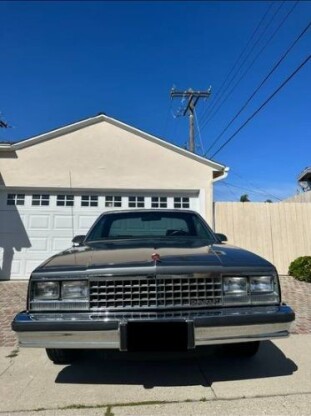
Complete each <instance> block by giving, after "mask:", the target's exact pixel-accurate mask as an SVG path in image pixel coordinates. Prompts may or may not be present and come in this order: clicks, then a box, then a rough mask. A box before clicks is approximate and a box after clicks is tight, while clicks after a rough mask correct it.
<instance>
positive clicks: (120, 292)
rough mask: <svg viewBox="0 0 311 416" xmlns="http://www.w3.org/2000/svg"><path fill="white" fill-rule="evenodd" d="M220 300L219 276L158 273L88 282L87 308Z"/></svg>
mask: <svg viewBox="0 0 311 416" xmlns="http://www.w3.org/2000/svg"><path fill="white" fill-rule="evenodd" d="M221 304H222V285H221V277H220V276H206V275H204V276H202V277H192V276H190V277H189V275H185V276H184V275H178V276H174V275H169V276H166V275H159V276H157V277H154V276H153V277H146V276H137V277H124V278H117V279H112V278H109V277H107V278H102V279H100V280H96V281H91V282H90V309H91V310H102V309H124V308H130V309H137V308H138V309H139V308H180V307H181V308H188V307H202V306H219V305H221Z"/></svg>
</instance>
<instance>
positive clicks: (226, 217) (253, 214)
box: [214, 202, 311, 274]
mask: <svg viewBox="0 0 311 416" xmlns="http://www.w3.org/2000/svg"><path fill="white" fill-rule="evenodd" d="M214 215H215V231H216V232H220V233H223V234H226V236H227V237H228V243H229V244H233V245H236V246H239V247H243V248H245V249H247V250H250V251H253V252H254V253H256V254H259V255H260V256H262V257H265V258H266V259H267V260H269V261H271V262H272V263H273V264H274V265H275V266H276V267H277V269H278V271H279V273H280V274H287V273H288V267H289V264H290V262H291V261H292V260H294V259H295V258H297V257H299V256H307V255H309V256H310V255H311V203H301V202H300V203H299V202H297V203H295V202H288V203H287V202H282V203H273V204H269V203H264V202H246V203H245V202H244V203H242V202H216V203H215V212H214Z"/></svg>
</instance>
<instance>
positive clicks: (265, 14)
mask: <svg viewBox="0 0 311 416" xmlns="http://www.w3.org/2000/svg"><path fill="white" fill-rule="evenodd" d="M272 6H273V2H271V3H270V5H269V6H268V8H267V10H266V11H265V13H264V15H263V17H262V18H261V20H260V22H259V23H258V25H257V26H256V28H255V30H254V31H253V33H252V34H251V36H250V38H249V39H248V42H247V44H246V46H245V47H244V49H243V50H242V52H241V53H240V55H239V56H238V58H237V59H236V61H235V63H234V64H233V66H232V67H231V69H230V70H229V72H228V73H227V75H226V77H225V79H224V81H223V82H222V84H221V86H220V88H219V89H218V91H217V92H216V94H215V95H214V100H213V101H212V102H211V104H210V105H209V107H211V106H213V105H214V103H215V100H216V99H217V97H218V96H219V94H220V93H221V91H222V89H223V87H224V86H225V84H226V82H227V81H228V79H229V77H230V75H231V73H232V72H233V70H234V68H235V67H236V66H237V64H238V63H239V61H240V59H241V58H242V56H243V55H244V53H245V52H246V50H247V48H248V46H249V45H250V43H251V42H252V40H253V38H254V37H255V35H256V33H257V31H258V29H259V27H260V26H261V24H262V23H263V21H264V20H265V18H266V16H267V14H268V13H269V11H270V9H271V8H272ZM207 110H208V109H207ZM203 116H204V112H203V113H202V117H203Z"/></svg>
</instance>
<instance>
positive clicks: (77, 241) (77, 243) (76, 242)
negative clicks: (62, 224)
mask: <svg viewBox="0 0 311 416" xmlns="http://www.w3.org/2000/svg"><path fill="white" fill-rule="evenodd" d="M84 239H85V235H76V236H75V237H73V239H72V240H71V241H72V243H73V245H74V246H82V245H83V241H84Z"/></svg>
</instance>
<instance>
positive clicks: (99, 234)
mask: <svg viewBox="0 0 311 416" xmlns="http://www.w3.org/2000/svg"><path fill="white" fill-rule="evenodd" d="M142 238H143V239H148V238H152V239H155V238H159V239H160V238H161V239H163V238H164V239H173V238H179V239H182V238H191V239H204V240H209V241H210V242H215V241H216V238H215V236H214V234H213V232H212V231H211V229H210V228H209V227H208V226H207V224H205V223H204V221H202V219H201V218H200V217H199V216H198V215H196V214H195V213H193V212H189V213H188V212H150V211H146V212H123V213H122V212H118V213H109V214H104V215H102V216H101V217H100V218H99V219H98V220H97V221H96V223H95V224H94V225H93V227H92V228H91V230H90V232H89V234H88V235H87V237H86V242H91V241H103V240H121V239H142Z"/></svg>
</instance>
